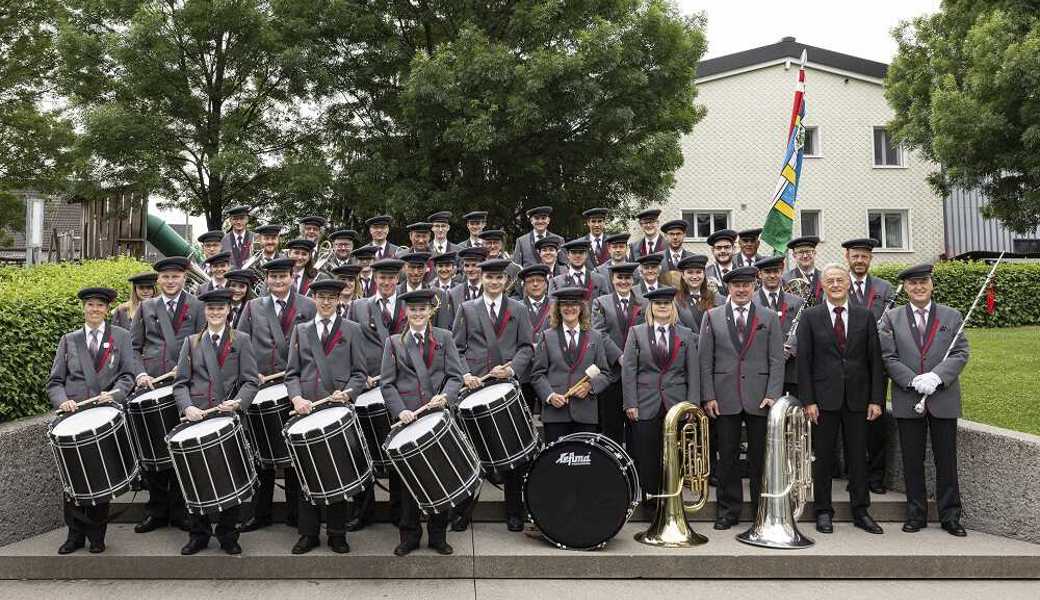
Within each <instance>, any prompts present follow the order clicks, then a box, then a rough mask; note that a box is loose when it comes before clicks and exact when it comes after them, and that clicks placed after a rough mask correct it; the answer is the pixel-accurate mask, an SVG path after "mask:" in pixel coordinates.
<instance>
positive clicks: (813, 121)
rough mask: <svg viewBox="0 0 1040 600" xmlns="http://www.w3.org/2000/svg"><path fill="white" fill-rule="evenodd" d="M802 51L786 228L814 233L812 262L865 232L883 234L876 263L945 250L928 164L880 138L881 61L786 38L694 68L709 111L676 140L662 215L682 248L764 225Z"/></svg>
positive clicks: (835, 254)
mask: <svg viewBox="0 0 1040 600" xmlns="http://www.w3.org/2000/svg"><path fill="white" fill-rule="evenodd" d="M803 48H804V49H806V50H807V52H808V61H807V65H806V77H805V79H806V82H805V87H806V117H805V125H806V126H807V128H808V131H807V134H808V135H807V137H808V140H807V154H810V153H811V156H807V157H806V158H805V161H804V163H803V166H802V177H801V182H800V185H799V190H798V201H797V205H796V208H797V210H798V218H797V219H796V220H795V223H794V235H795V236H798V235H809V234H815V235H819V236H820V237H821V238H822V240H823V241H822V243H821V244H820V247H819V248H818V257H817V263H818V264H822V263H824V262H829V261H832V260H837V259H839V258H840V257H841V253H842V248H841V242H842V241H843V240H846V239H850V238H854V237H864V236H867V235H870V236H871V237H877V238H879V239H881V241H882V247H881V248H879V249H878V250H877V252H876V257H875V260H876V261H878V262H903V263H916V262H926V261H932V260H935V259H936V258H938V257H939V255H940V254H942V253H943V250H944V248H943V203H942V199H941V198H940V197H939V196H938V195H937V194H935V192H934V191H933V190H932V189H931V188H930V187H929V185H928V183H927V181H926V179H925V178H926V176H927V175H928V173H929V172H931V171H932V170H934V168H935V165H934V164H932V163H929V162H928V161H926V160H925V159H923V158H921V157H920V156H919V155H916V154H915V153H911V152H906V151H904V150H902V149H898V148H893V147H892V146H891V145H889V144H887V143H886V140H887V138H886V135H887V134H886V133H885V132H884V129H883V127H884V125H885V123H886V122H888V120H889V119H890V118H891V117H892V110H891V109H890V108H889V106H888V104H887V103H886V102H885V98H884V95H883V78H884V74H885V69H886V65H884V64H882V63H877V62H873V61H868V60H864V59H860V58H856V57H852V56H848V55H845V54H839V53H836V52H831V51H828V50H824V49H821V48H814V47H811V46H806V45H804V44H800V43H797V42H795V40H794V38H784V39H783V40H781V41H780V42H779V43H777V44H772V45H770V46H764V47H761V48H755V49H752V50H748V51H745V52H739V53H736V54H731V55H727V56H722V57H718V58H714V59H711V60H706V61H703V62H702V63H701V64H700V65H699V66H698V79H697V88H698V90H699V96H698V98H697V102H698V104H702V105H704V106H705V107H707V110H708V113H707V116H706V117H705V118H704V120H702V121H701V122H700V123H698V124H697V125H696V126H695V127H694V130H693V133H692V134H690V135H688V136H686V137H685V138H684V139H683V141H682V144H683V155H684V158H685V162H684V164H683V166H682V167H681V168H680V169H679V170H678V172H677V173H676V185H675V187H674V189H673V190H672V193H671V197H670V199H669V201H668V203H667V204H666V205H665V206H663V207H662V209H663V212H662V215H661V222H664V221H666V220H669V219H676V218H686V219H687V220H688V221H689V222H690V229H689V238H688V244H687V245H688V247H689V248H690V249H691V250H694V251H696V252H702V253H707V247H706V246H705V245H704V238H705V237H706V235H707V234H708V233H710V232H711V231H713V230H715V229H719V228H724V227H729V228H732V229H738V230H739V229H746V228H751V227H761V226H762V224H763V223H764V222H765V218H766V214H767V213H768V212H769V208H770V206H771V199H772V194H773V191H774V188H775V186H776V182H777V177H778V175H779V167H780V163H781V161H782V160H783V152H784V145H785V142H786V139H785V138H786V134H787V125H788V120H789V118H790V113H791V103H792V99H793V94H794V86H795V81H796V79H797V73H798V58H799V57H800V56H801V53H802V49H803ZM810 146H811V148H809V147H810ZM763 252H768V249H767V248H766V247H765V246H764V245H763Z"/></svg>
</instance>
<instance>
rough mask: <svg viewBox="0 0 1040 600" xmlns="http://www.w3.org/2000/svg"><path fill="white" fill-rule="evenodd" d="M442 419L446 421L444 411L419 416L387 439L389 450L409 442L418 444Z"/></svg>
mask: <svg viewBox="0 0 1040 600" xmlns="http://www.w3.org/2000/svg"><path fill="white" fill-rule="evenodd" d="M442 421H444V413H442V412H437V413H433V414H431V415H424V416H422V417H419V418H418V419H416V420H415V421H412V422H411V423H409V424H408V425H407V426H406V427H405V428H404V429H401V430H400V431H398V432H397V433H395V434H394V436H393V437H392V438H390V439H389V440H387V442H386V447H387V449H389V450H396V449H398V448H400V447H401V446H404V445H405V444H408V443H413V444H416V443H418V440H419V439H421V438H422V437H423V436H424V435H426V434H428V433H430V432H431V431H433V430H434V429H436V428H437V426H438V425H440V424H441V422H442Z"/></svg>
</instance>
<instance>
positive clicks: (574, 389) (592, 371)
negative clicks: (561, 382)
mask: <svg viewBox="0 0 1040 600" xmlns="http://www.w3.org/2000/svg"><path fill="white" fill-rule="evenodd" d="M599 374H600V370H599V367H597V366H596V365H589V366H588V368H587V369H585V376H584V377H582V378H581V379H579V380H578V381H577V383H575V384H574V385H572V386H571V389H569V390H567V393H566V394H564V395H563V397H564V398H570V397H571V396H573V395H574V394H576V393H578V388H579V387H581V386H582V385H584V384H586V383H588V382H589V380H590V379H592V378H593V377H596V376H597V375H599Z"/></svg>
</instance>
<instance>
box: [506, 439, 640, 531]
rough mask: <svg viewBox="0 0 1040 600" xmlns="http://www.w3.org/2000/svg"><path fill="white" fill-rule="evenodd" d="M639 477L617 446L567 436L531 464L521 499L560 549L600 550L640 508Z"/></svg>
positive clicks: (599, 440) (610, 442) (537, 523)
mask: <svg viewBox="0 0 1040 600" xmlns="http://www.w3.org/2000/svg"><path fill="white" fill-rule="evenodd" d="M639 494H640V491H639V475H638V474H637V473H636V466H635V463H634V462H633V461H632V459H631V458H630V457H629V456H628V454H627V453H625V450H624V448H622V447H621V446H620V445H619V444H618V443H617V442H615V441H614V440H612V439H610V438H608V437H607V436H604V435H600V434H598V433H572V434H570V435H566V436H563V437H562V438H560V439H558V440H556V441H555V442H553V443H552V444H550V445H549V447H547V448H546V449H545V450H544V451H543V452H542V453H541V454H539V455H538V458H536V459H535V460H534V462H533V463H532V464H531V469H530V471H529V472H528V475H527V480H526V481H525V482H524V500H525V502H526V503H527V512H528V513H529V514H530V516H531V520H532V521H534V523H535V525H537V526H538V528H539V529H540V530H541V532H542V534H543V535H544V536H545V538H546V539H547V540H549V541H550V542H552V543H553V544H555V545H556V546H558V547H560V548H565V549H573V550H593V549H596V548H601V547H603V546H605V545H606V544H607V542H608V541H609V540H610V539H611V538H612V537H614V536H615V535H617V534H618V532H619V531H621V528H622V527H623V526H624V525H625V523H626V522H627V521H628V519H629V517H631V516H632V512H633V511H635V509H636V507H637V506H638V505H639Z"/></svg>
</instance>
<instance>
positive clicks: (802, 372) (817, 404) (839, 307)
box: [798, 264, 885, 533]
mask: <svg viewBox="0 0 1040 600" xmlns="http://www.w3.org/2000/svg"><path fill="white" fill-rule="evenodd" d="M820 280H821V281H820V283H821V286H822V288H823V293H824V300H825V301H824V302H821V303H820V304H818V305H816V306H814V307H812V308H809V309H806V310H805V312H804V314H803V315H802V318H801V321H800V322H799V325H798V392H799V394H800V395H801V401H802V405H803V406H804V407H805V414H806V417H808V419H809V420H810V421H812V423H813V450H814V453H815V455H816V460H815V461H814V462H813V483H814V486H815V493H814V498H813V504H814V506H815V508H816V530H817V531H819V532H820V533H832V532H833V531H834V526H833V523H832V518H833V515H834V509H833V507H832V505H831V463H832V461H833V460H834V450H835V445H836V444H837V441H838V434H839V432H840V433H842V434H843V435H844V436H845V460H846V462H847V463H848V465H847V466H848V472H849V500H850V504H851V505H852V522H853V524H854V525H855V526H856V527H859V528H860V529H862V530H864V531H866V532H868V533H884V531H883V530H882V529H881V526H880V525H878V524H877V522H875V521H874V519H873V518H871V516H870V514H868V512H867V509H868V508H869V507H870V492H869V491H868V489H867V472H866V471H867V461H866V438H867V422H868V421H873V420H875V419H877V418H878V417H880V416H881V405H882V403H883V402H884V401H885V394H884V377H883V373H884V368H883V365H882V361H881V347H880V342H879V340H878V333H877V321H876V320H875V319H874V315H873V314H871V312H870V311H869V310H867V309H866V308H864V307H862V306H857V305H855V304H852V303H851V302H849V287H850V286H851V278H850V276H849V271H848V269H846V268H845V267H844V266H843V265H840V264H829V265H827V266H826V267H824V269H823V271H822V272H821V274H820Z"/></svg>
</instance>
